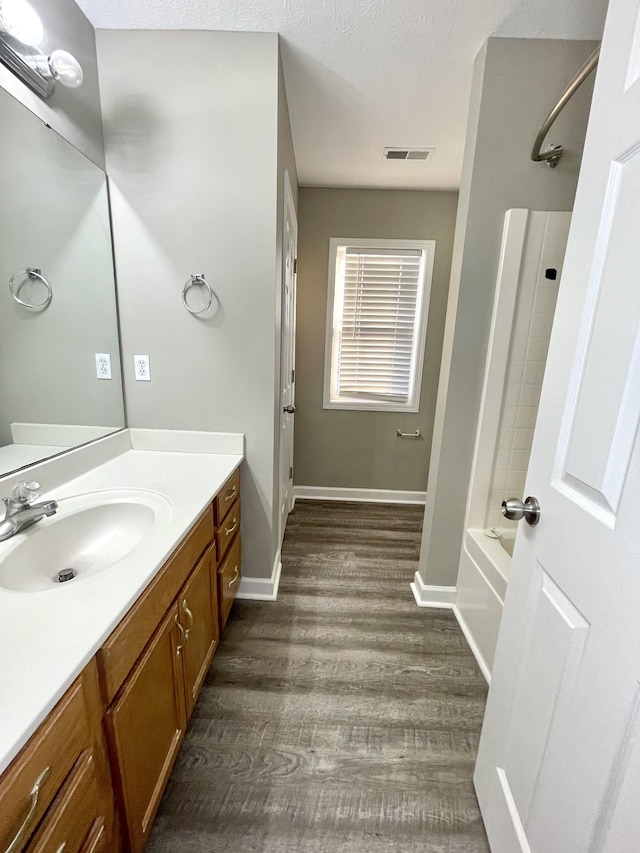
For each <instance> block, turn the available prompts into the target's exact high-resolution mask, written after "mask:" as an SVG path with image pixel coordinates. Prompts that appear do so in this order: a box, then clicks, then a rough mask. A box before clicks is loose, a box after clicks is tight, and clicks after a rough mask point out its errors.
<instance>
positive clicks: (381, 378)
mask: <svg viewBox="0 0 640 853" xmlns="http://www.w3.org/2000/svg"><path fill="white" fill-rule="evenodd" d="M329 245H330V253H329V298H328V300H327V338H326V345H325V371H324V373H325V375H324V408H325V409H362V410H373V411H390V412H417V411H418V407H419V404H420V385H421V382H422V365H423V361H424V341H425V336H426V328H427V311H428V306H429V290H430V287H431V275H432V271H433V257H434V252H435V242H434V241H433V240H360V239H358V240H349V239H342V238H333V239H331V241H330V244H329Z"/></svg>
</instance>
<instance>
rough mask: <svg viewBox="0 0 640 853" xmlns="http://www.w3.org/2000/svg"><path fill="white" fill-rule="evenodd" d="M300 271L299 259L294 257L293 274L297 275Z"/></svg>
mask: <svg viewBox="0 0 640 853" xmlns="http://www.w3.org/2000/svg"><path fill="white" fill-rule="evenodd" d="M297 272H298V259H297V258H294V259H293V274H294V275H295V274H296V273H297Z"/></svg>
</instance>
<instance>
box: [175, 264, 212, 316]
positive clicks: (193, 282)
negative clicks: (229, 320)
mask: <svg viewBox="0 0 640 853" xmlns="http://www.w3.org/2000/svg"><path fill="white" fill-rule="evenodd" d="M192 287H204V288H206V290H207V292H208V294H209V299H208V301H207V304H206V305H205V306H204V308H201V309H200V311H195V310H194V309H193V308H191V306H190V305H189V303H188V302H187V293H188V292H189V290H190V289H191V288H192ZM213 297H214V293H213V289H212V287H211V285H210V284H209V282H208V281H207V280H206V278H205V277H204V273H202V275H192V276H191V277H190V278H189V280H188V281H187V282H185V285H184V287H183V288H182V304H183V305H184V307H185V308H186V309H187V311H188V312H189V314H193V316H194V317H197V316H198V314H206V312H207V311H208V310H209V308H211V303H212V302H213ZM217 299H218V297H217V296H216V300H217Z"/></svg>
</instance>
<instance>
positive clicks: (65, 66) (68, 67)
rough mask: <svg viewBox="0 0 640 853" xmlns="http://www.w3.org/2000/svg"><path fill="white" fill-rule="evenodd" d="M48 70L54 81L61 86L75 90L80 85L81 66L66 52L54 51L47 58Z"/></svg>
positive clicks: (81, 78)
mask: <svg viewBox="0 0 640 853" xmlns="http://www.w3.org/2000/svg"><path fill="white" fill-rule="evenodd" d="M49 68H50V69H51V73H52V74H53V76H54V77H55V79H56V80H58V81H59V82H60V83H62V85H63V86H66V87H67V88H69V89H77V88H78V86H81V85H82V80H83V74H82V66H81V65H80V63H79V62H78V60H77V59H76V58H75V56H72V55H71V54H70V53H69V52H68V51H66V50H54V51H53V53H52V54H51V56H50V57H49Z"/></svg>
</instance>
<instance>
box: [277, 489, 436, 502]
mask: <svg viewBox="0 0 640 853" xmlns="http://www.w3.org/2000/svg"><path fill="white" fill-rule="evenodd" d="M293 494H294V499H297V500H299V501H361V502H366V503H385V504H424V503H425V501H426V500H427V493H426V492H405V491H399V490H397V489H338V488H333V487H331V486H294V487H293Z"/></svg>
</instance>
